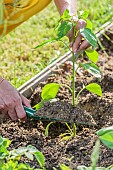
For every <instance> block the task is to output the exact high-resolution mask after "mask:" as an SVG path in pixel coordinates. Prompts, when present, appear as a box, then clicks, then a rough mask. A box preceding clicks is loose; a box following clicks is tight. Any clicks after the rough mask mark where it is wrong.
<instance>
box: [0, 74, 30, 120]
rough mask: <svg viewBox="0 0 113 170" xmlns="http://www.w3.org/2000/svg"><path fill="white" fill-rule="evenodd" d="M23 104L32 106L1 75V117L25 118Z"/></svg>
mask: <svg viewBox="0 0 113 170" xmlns="http://www.w3.org/2000/svg"><path fill="white" fill-rule="evenodd" d="M23 105H25V106H27V107H30V102H29V101H28V99H26V98H25V97H24V96H22V95H20V94H19V93H18V91H17V90H16V89H15V88H14V87H13V86H12V85H11V84H10V83H9V82H8V81H7V80H5V79H3V78H2V77H0V118H5V117H10V118H11V119H12V120H17V119H21V120H22V119H24V118H25V117H26V113H25V111H24V108H23Z"/></svg>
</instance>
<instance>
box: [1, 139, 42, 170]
mask: <svg viewBox="0 0 113 170" xmlns="http://www.w3.org/2000/svg"><path fill="white" fill-rule="evenodd" d="M10 144H11V141H10V140H9V139H6V138H2V136H0V170H9V169H10V170H36V169H35V167H32V168H31V167H30V166H29V165H28V164H25V163H19V161H20V159H21V157H22V156H23V155H25V156H26V157H27V158H28V159H29V160H31V161H33V158H34V156H35V158H36V160H37V162H38V163H39V165H40V168H41V169H40V170H45V168H44V164H45V158H44V156H43V154H42V153H41V152H40V151H39V150H38V149H36V148H35V147H34V146H31V145H28V146H27V147H19V148H18V149H13V150H11V151H9V150H8V149H7V148H8V147H9V145H10Z"/></svg>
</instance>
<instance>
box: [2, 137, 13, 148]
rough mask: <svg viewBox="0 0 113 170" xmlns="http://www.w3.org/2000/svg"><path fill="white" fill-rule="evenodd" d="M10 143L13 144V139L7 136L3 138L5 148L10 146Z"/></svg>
mask: <svg viewBox="0 0 113 170" xmlns="http://www.w3.org/2000/svg"><path fill="white" fill-rule="evenodd" d="M10 144H11V140H9V139H7V138H3V145H4V147H5V148H8V147H9V145H10Z"/></svg>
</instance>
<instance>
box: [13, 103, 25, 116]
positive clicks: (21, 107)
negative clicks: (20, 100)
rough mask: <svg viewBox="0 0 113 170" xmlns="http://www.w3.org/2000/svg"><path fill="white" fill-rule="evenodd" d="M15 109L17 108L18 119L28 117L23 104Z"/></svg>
mask: <svg viewBox="0 0 113 170" xmlns="http://www.w3.org/2000/svg"><path fill="white" fill-rule="evenodd" d="M15 110H16V113H17V117H18V119H24V118H26V113H25V110H24V108H23V105H22V104H19V105H18V106H16V108H15Z"/></svg>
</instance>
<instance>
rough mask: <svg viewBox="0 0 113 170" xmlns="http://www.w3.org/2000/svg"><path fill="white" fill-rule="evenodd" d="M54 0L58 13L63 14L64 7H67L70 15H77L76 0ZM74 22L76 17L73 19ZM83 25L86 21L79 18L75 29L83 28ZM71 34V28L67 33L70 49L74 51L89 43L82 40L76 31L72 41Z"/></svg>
mask: <svg viewBox="0 0 113 170" xmlns="http://www.w3.org/2000/svg"><path fill="white" fill-rule="evenodd" d="M54 1H55V4H56V6H57V9H58V11H59V14H60V15H62V14H63V12H64V10H65V9H68V10H69V13H70V15H76V16H77V1H76V0H54ZM75 22H76V19H75ZM85 26H86V22H85V21H84V20H82V19H80V20H79V21H77V26H76V30H77V31H78V30H79V29H81V28H84V27H85ZM73 36H74V34H73V30H71V31H70V32H69V34H68V38H69V40H70V45H71V46H72V49H73V51H74V52H75V53H76V52H78V51H80V50H83V49H85V48H87V47H89V43H88V42H87V41H86V40H84V41H83V42H82V35H81V34H80V33H78V35H77V37H76V39H75V41H74V42H72V40H73Z"/></svg>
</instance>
